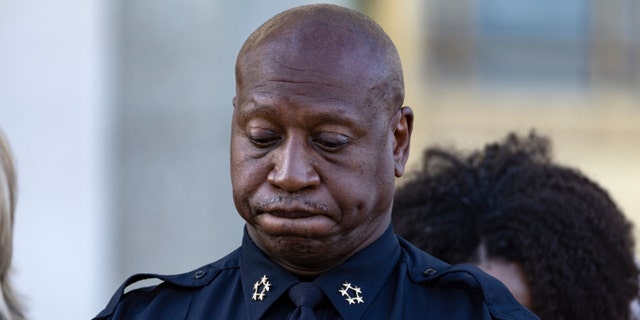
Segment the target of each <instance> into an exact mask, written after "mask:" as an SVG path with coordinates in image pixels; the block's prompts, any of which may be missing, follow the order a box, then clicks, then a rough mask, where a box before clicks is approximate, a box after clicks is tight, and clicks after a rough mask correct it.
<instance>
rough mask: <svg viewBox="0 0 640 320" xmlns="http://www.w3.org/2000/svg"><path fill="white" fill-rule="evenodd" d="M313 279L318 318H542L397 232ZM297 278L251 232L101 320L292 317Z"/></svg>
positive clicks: (120, 297) (122, 299)
mask: <svg viewBox="0 0 640 320" xmlns="http://www.w3.org/2000/svg"><path fill="white" fill-rule="evenodd" d="M150 277H157V278H160V279H161V280H164V282H163V283H162V284H160V285H158V286H154V287H148V288H142V289H136V290H133V291H131V292H128V293H126V294H124V289H125V288H126V286H128V285H129V284H130V283H133V282H136V281H138V280H140V279H145V278H150ZM305 280H311V279H305ZM312 280H313V281H314V282H315V283H316V284H317V285H318V286H319V287H320V288H321V289H322V291H323V292H324V294H325V295H326V299H325V302H324V303H323V304H322V306H321V309H322V310H319V312H320V313H321V314H320V316H319V319H332V318H342V319H347V320H351V319H385V320H388V319H537V318H536V317H535V316H534V315H533V314H532V313H531V312H529V311H528V310H526V309H525V308H523V307H522V306H520V305H519V304H518V303H517V302H516V301H515V299H514V298H513V296H511V294H510V293H509V292H508V290H507V289H506V287H504V285H502V284H501V283H500V282H499V281H497V280H496V279H494V278H492V277H490V276H488V275H486V274H485V273H483V272H481V271H480V270H479V269H477V268H475V267H472V266H468V265H461V266H456V267H451V266H449V265H447V264H446V263H444V262H442V261H440V260H438V259H436V258H434V257H432V256H430V255H428V254H426V253H424V252H422V251H420V250H419V249H417V248H416V247H414V246H413V245H411V244H409V243H408V242H406V241H405V240H403V239H401V238H399V237H397V236H396V235H394V234H393V232H392V229H391V227H389V229H388V230H387V231H386V232H385V233H384V234H383V235H382V236H381V237H380V238H379V239H378V240H376V241H375V242H374V243H372V244H371V245H370V246H368V247H367V248H365V249H363V250H361V251H360V252H358V253H356V254H355V255H354V256H352V257H351V258H349V259H348V260H347V261H346V262H345V263H343V264H341V265H338V266H336V267H335V268H333V269H331V270H329V271H327V272H325V273H324V274H322V275H320V276H318V277H317V278H315V279H312ZM299 281H300V279H298V278H297V277H296V276H295V275H292V274H290V273H288V272H286V271H285V270H284V269H282V268H280V267H279V266H278V265H276V264H275V263H274V262H272V261H271V260H269V259H268V258H267V257H266V255H265V254H264V253H263V252H262V251H261V250H260V249H258V247H256V245H255V244H254V243H253V241H251V239H250V238H249V236H248V235H247V233H246V231H245V235H244V238H243V242H242V246H241V247H240V248H239V249H237V250H236V251H234V252H232V253H231V254H229V255H228V256H226V257H224V258H222V259H221V260H219V261H217V262H214V263H212V264H210V265H207V266H205V267H203V268H200V269H198V270H195V271H193V272H189V273H185V274H181V275H175V276H159V275H144V274H143V275H137V276H134V277H132V278H130V279H129V280H127V281H126V282H125V283H124V284H123V285H122V286H121V287H120V289H119V290H118V291H117V292H116V294H115V295H114V297H113V298H112V300H111V301H110V302H109V305H107V307H106V308H105V310H103V311H102V312H101V313H100V314H99V315H98V316H97V317H96V318H95V319H153V320H157V319H252V320H253V319H286V317H287V315H288V314H289V313H290V312H291V311H292V310H293V308H294V307H293V304H291V302H289V300H288V297H287V290H288V289H289V288H290V287H291V286H293V285H294V284H296V283H297V282H299Z"/></svg>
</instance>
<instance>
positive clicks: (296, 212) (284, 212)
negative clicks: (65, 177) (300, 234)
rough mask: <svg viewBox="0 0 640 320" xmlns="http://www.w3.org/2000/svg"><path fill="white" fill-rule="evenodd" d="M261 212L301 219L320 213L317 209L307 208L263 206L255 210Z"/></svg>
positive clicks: (279, 216)
mask: <svg viewBox="0 0 640 320" xmlns="http://www.w3.org/2000/svg"><path fill="white" fill-rule="evenodd" d="M263 213H268V214H270V215H272V216H275V217H278V218H286V219H302V218H308V217H313V216H317V215H321V214H322V213H320V212H318V211H317V210H314V209H309V208H265V209H263V210H260V211H258V212H257V214H258V215H260V214H263Z"/></svg>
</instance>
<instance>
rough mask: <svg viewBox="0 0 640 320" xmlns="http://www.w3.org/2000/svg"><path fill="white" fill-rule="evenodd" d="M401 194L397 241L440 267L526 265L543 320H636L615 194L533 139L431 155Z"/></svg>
mask: <svg viewBox="0 0 640 320" xmlns="http://www.w3.org/2000/svg"><path fill="white" fill-rule="evenodd" d="M423 161H424V162H423V168H422V169H421V170H418V171H416V172H414V173H413V174H412V175H409V177H408V181H407V182H406V183H403V184H401V185H400V186H399V187H398V190H397V192H396V196H395V200H394V206H393V216H392V217H393V224H394V228H395V231H396V233H397V234H399V235H400V236H402V237H404V238H406V239H407V240H409V241H411V242H413V243H414V244H415V245H417V246H418V247H420V248H421V249H423V250H425V251H427V252H429V253H431V254H433V255H434V256H436V257H439V258H440V259H442V260H444V261H446V262H449V263H452V264H456V263H463V262H469V263H477V262H479V261H478V249H479V247H480V245H481V244H482V245H483V247H484V249H485V250H486V255H487V257H488V258H490V259H503V260H507V261H509V262H516V263H519V264H520V265H521V266H522V267H523V270H524V271H525V274H526V277H527V281H528V284H529V287H530V289H531V292H530V294H531V297H532V303H533V307H532V309H533V311H534V312H535V313H536V314H537V315H538V316H540V318H541V319H546V320H550V319H581V320H586V319H629V314H630V303H631V301H632V300H633V299H634V298H636V296H637V295H638V268H637V266H636V264H635V258H634V239H633V236H632V227H633V226H632V224H631V222H630V221H629V220H627V218H625V216H624V214H623V213H622V212H621V211H620V210H619V209H618V208H617V206H616V204H615V203H614V202H613V201H612V199H611V198H610V197H609V195H608V193H607V192H606V191H605V190H604V189H603V188H601V187H600V186H599V185H598V184H597V183H595V182H594V181H592V180H590V179H588V178H587V177H585V176H584V175H583V174H581V173H580V172H579V171H578V170H576V169H573V168H569V167H565V166H561V165H557V164H554V163H553V162H552V159H551V155H550V142H549V140H548V139H547V138H545V137H541V136H539V135H537V134H536V133H535V132H531V133H530V134H529V135H528V136H525V137H518V136H517V135H516V134H514V133H511V134H509V135H508V136H507V138H506V139H505V140H504V141H503V142H501V143H493V144H488V145H487V146H485V148H484V150H482V151H476V152H473V153H471V154H469V155H467V156H464V155H462V154H459V153H457V152H455V151H452V150H447V149H443V148H430V149H427V150H426V151H425V153H424V158H423Z"/></svg>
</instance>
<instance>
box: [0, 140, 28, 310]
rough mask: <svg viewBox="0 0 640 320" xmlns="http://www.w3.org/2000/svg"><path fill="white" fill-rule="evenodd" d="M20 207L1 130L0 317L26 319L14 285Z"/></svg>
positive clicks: (11, 162)
mask: <svg viewBox="0 0 640 320" xmlns="http://www.w3.org/2000/svg"><path fill="white" fill-rule="evenodd" d="M15 210H16V171H15V168H14V165H13V157H12V155H11V149H10V148H9V143H8V142H7V139H6V137H5V136H4V134H3V133H2V132H1V131H0V250H1V251H0V287H1V288H2V297H1V299H0V319H3V320H4V319H7V320H19V319H24V318H25V317H24V311H23V307H22V305H21V303H20V301H19V300H18V297H17V296H16V293H15V292H14V290H13V288H12V287H11V277H10V273H11V257H12V255H13V221H14V215H15Z"/></svg>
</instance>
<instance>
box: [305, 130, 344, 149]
mask: <svg viewBox="0 0 640 320" xmlns="http://www.w3.org/2000/svg"><path fill="white" fill-rule="evenodd" d="M350 142H351V139H350V138H349V137H348V136H345V135H343V134H340V133H336V132H321V133H319V134H318V135H316V136H315V137H314V138H313V143H314V144H316V145H317V146H319V147H320V148H322V149H323V150H325V151H330V152H336V151H339V150H340V149H342V148H344V147H345V146H347V145H348V144H349V143H350Z"/></svg>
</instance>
